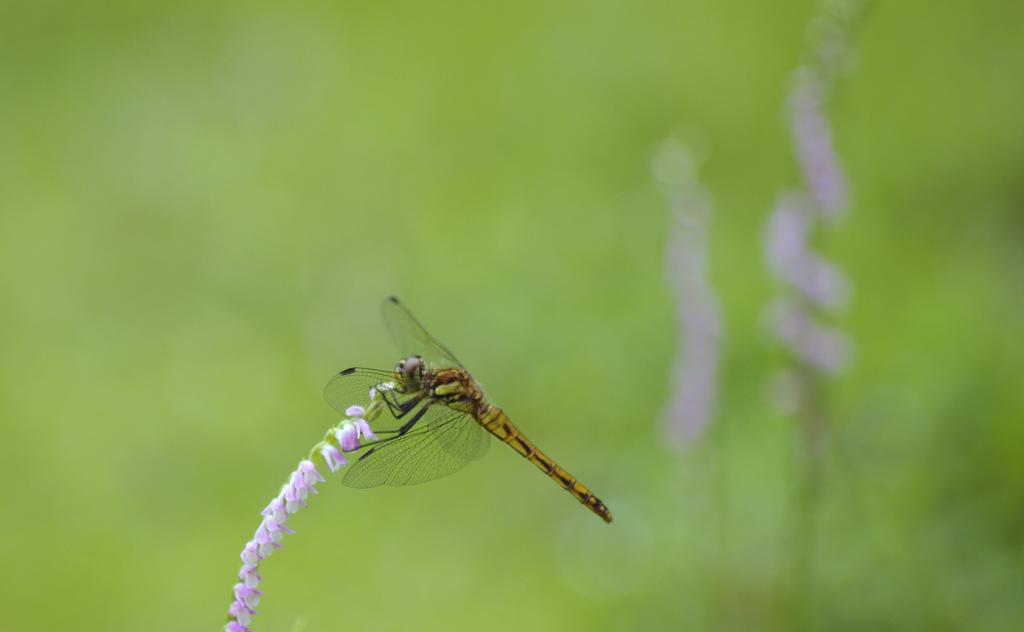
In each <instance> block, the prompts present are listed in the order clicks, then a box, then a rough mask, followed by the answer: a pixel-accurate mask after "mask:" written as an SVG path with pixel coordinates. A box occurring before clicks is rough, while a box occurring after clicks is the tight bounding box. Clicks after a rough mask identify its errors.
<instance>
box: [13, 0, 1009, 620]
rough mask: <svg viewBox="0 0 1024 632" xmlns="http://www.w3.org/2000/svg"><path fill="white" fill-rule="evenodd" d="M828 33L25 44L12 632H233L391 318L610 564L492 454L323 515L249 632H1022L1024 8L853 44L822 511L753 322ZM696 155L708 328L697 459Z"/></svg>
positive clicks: (916, 21) (639, 23) (519, 20)
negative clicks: (778, 202) (437, 363)
mask: <svg viewBox="0 0 1024 632" xmlns="http://www.w3.org/2000/svg"><path fill="white" fill-rule="evenodd" d="M817 9H818V6H817V4H816V3H814V2H810V1H807V2H788V3H759V2H749V1H748V2H742V1H739V2H737V1H726V2H718V3H708V2H683V3H674V2H662V3H631V2H608V1H604V2H579V1H576V2H555V3H552V2H530V1H527V2H517V3H508V4H501V5H499V4H491V3H479V2H444V3H441V2H432V3H423V2H389V1H386V2H350V3H338V4H333V5H332V4H330V3H324V2H302V3H280V4H277V3H273V2H255V3H242V2H217V1H214V2H192V3H182V2H150V3H134V2H106V3H73V2H59V1H48V2H4V3H2V4H0V293H2V294H0V332H2V333H0V463H2V465H0V473H2V483H3V487H4V489H5V490H7V494H8V496H7V498H8V501H7V502H8V504H7V507H8V510H7V512H6V516H5V520H4V527H3V532H4V537H3V544H2V546H0V567H2V568H3V571H4V572H3V574H2V575H0V632H22V631H29V630H46V629H59V628H65V627H74V628H76V629H83V630H129V629H131V630H135V629H146V630H164V629H166V630H183V629H190V630H211V631H212V630H216V629H217V628H218V626H220V625H222V624H223V621H224V616H225V613H226V609H227V607H228V604H229V602H230V600H231V586H232V584H234V582H235V581H237V580H236V578H235V574H236V572H237V570H238V566H239V559H238V552H239V551H240V549H241V547H242V545H243V544H244V543H245V541H246V540H247V539H248V538H250V537H251V535H252V532H253V531H254V530H255V528H256V526H257V524H258V523H259V520H260V516H259V511H260V510H261V509H263V507H264V506H265V505H266V504H267V502H268V501H269V500H270V498H271V497H272V496H273V495H274V494H276V492H277V489H278V488H279V486H280V485H281V484H282V483H283V482H284V480H285V478H286V477H287V475H288V473H289V472H290V471H291V470H293V469H294V468H295V466H296V464H297V463H298V461H299V460H300V459H302V458H303V457H304V456H305V454H306V453H307V451H308V450H309V449H310V447H311V446H312V445H313V444H314V443H315V442H316V441H318V440H319V439H320V438H321V437H322V435H323V432H324V431H325V430H326V429H327V428H328V427H329V426H330V425H331V424H333V423H335V422H336V421H337V415H336V413H334V412H333V411H332V410H331V409H330V408H329V407H328V406H327V405H326V404H325V403H324V401H323V399H322V398H321V391H322V389H323V386H324V384H325V383H326V381H327V379H328V378H329V377H330V376H331V375H332V374H333V373H334V372H336V371H338V370H340V369H343V368H346V367H349V366H375V367H381V368H388V367H391V366H393V364H394V362H395V361H396V359H397V358H396V353H395V352H394V350H393V348H392V346H391V343H390V341H389V340H388V339H387V336H386V334H385V333H384V331H383V328H382V327H381V324H380V318H379V305H380V302H381V300H382V299H383V298H384V297H385V296H387V295H389V294H397V295H398V296H400V297H402V298H403V300H404V301H405V302H406V303H407V304H408V305H409V306H411V308H412V309H413V310H414V311H415V312H416V313H417V315H418V316H419V317H420V319H421V320H422V321H423V322H424V323H425V324H426V325H427V326H428V328H430V329H431V330H432V332H433V333H434V334H435V335H436V336H437V337H438V338H440V339H441V340H443V341H444V342H445V343H446V344H447V345H448V346H449V347H451V348H452V349H453V350H454V352H455V353H456V354H457V355H458V356H459V358H460V359H461V360H462V361H463V362H465V363H466V365H467V366H468V367H470V368H471V369H472V370H473V372H474V376H475V377H476V378H477V379H478V380H479V381H481V382H482V383H483V384H484V385H485V386H486V388H487V389H488V393H489V394H490V396H491V397H492V398H493V399H494V400H495V401H496V402H497V403H499V404H500V405H501V406H502V407H503V408H504V409H505V410H506V411H507V412H508V414H509V415H510V417H511V418H512V419H513V420H514V421H515V422H517V423H518V425H519V426H520V428H521V429H522V430H523V431H524V432H525V433H526V434H527V435H528V436H529V437H530V438H531V439H533V440H534V442H535V443H537V444H538V446H540V447H541V448H543V449H544V450H545V451H546V452H547V453H548V454H550V455H551V456H552V457H553V458H555V459H556V460H558V461H559V463H560V464H562V465H563V466H564V467H565V468H566V469H567V470H569V471H570V472H571V473H572V474H574V475H576V476H577V477H579V479H580V480H581V481H582V482H583V483H584V484H586V485H587V486H589V487H590V488H591V489H593V490H594V491H596V492H597V493H598V495H600V496H601V497H602V498H603V499H604V500H605V501H606V502H607V504H608V505H609V507H610V508H611V509H612V511H613V512H614V514H615V517H616V522H615V523H614V524H613V525H611V526H606V525H604V524H603V523H601V522H600V521H598V520H597V519H595V518H594V517H593V516H592V515H591V514H589V513H588V512H586V511H585V510H583V509H582V508H581V507H580V506H579V505H578V504H577V503H575V502H574V501H573V500H572V499H571V498H570V497H569V496H568V495H567V494H565V492H563V491H561V490H559V489H558V488H557V487H556V486H555V485H553V484H552V483H551V482H550V481H548V480H545V478H544V477H543V476H541V475H540V474H539V473H538V472H537V471H536V470H535V469H534V468H533V467H531V466H528V465H526V464H524V463H523V462H522V460H521V459H520V458H519V457H518V456H517V455H516V454H514V453H513V452H512V451H511V450H508V449H504V448H502V447H500V446H497V445H496V446H494V447H493V448H492V451H491V454H489V455H488V457H487V458H486V459H485V460H484V461H483V462H481V463H479V464H474V465H472V466H471V467H470V468H468V469H467V470H466V471H464V472H462V473H460V474H458V475H456V476H452V477H450V478H447V479H444V480H441V481H437V482H434V483H431V484H428V485H422V486H417V487H410V488H398V489H393V488H383V489H374V490H352V489H348V488H346V487H343V486H342V485H341V484H340V475H327V481H326V482H325V483H322V484H320V486H319V489H320V494H319V495H318V496H315V497H314V498H312V500H311V502H310V506H309V508H308V509H307V510H304V511H302V512H300V513H299V514H297V515H296V516H295V517H294V518H293V519H292V521H291V522H289V526H291V527H292V528H294V529H295V530H296V531H297V533H296V534H295V535H293V536H288V537H287V539H286V540H285V544H286V546H287V549H286V550H285V551H282V552H279V553H278V554H276V555H274V556H273V557H271V558H269V559H268V560H267V561H265V562H264V563H263V564H262V565H261V571H262V575H263V576H264V578H265V581H264V582H263V584H261V586H260V587H261V588H262V589H264V590H265V591H266V595H265V596H264V599H263V602H262V604H261V605H260V607H259V610H260V611H261V614H260V615H259V616H258V617H256V618H255V619H254V622H253V624H252V627H253V628H255V629H257V630H262V631H268V630H300V629H306V630H329V629H365V628H367V626H372V627H373V628H374V629H381V630H405V629H417V630H462V629H465V630H523V629H530V630H537V631H546V630H679V629H689V630H769V629H771V630H790V629H797V628H801V627H804V628H811V629H829V630H845V629H849V630H862V629H872V630H890V629H892V630H925V629H927V630H1009V629H1014V628H1016V629H1021V628H1022V627H1024V423H1022V421H1024V389H1022V388H1021V383H1022V379H1021V378H1022V377H1024V371H1022V367H1024V213H1022V211H1024V179H1022V176H1024V123H1022V113H1024V80H1022V78H1024V44H1022V39H1021V38H1022V33H1024V5H1021V4H1019V3H1011V2H1005V1H1003V0H983V1H981V2H974V3H948V4H946V3H931V2H923V1H917V2H903V3H900V2H887V1H879V2H876V3H874V5H873V6H872V8H871V9H870V11H869V13H868V14H867V16H866V17H865V19H864V21H863V22H862V24H861V26H860V27H859V29H858V31H857V32H856V34H855V48H856V51H857V56H856V60H857V65H856V66H855V68H854V69H853V71H852V72H851V73H850V74H849V75H848V76H847V77H846V78H845V79H844V80H843V81H842V83H841V84H840V85H839V90H838V92H837V93H836V94H835V95H834V99H833V101H832V103H831V104H830V108H829V109H830V113H831V116H832V120H833V124H834V134H835V142H836V147H837V149H838V151H839V153H840V154H841V156H842V159H843V162H844V166H845V168H846V170H847V172H848V175H849V178H850V182H851V186H852V190H853V195H854V204H853V207H852V209H851V212H850V214H849V216H848V217H847V218H846V219H845V220H844V221H843V222H841V223H840V224H839V225H838V226H836V227H835V229H834V230H830V231H828V232H827V234H826V239H825V240H824V241H823V242H822V244H821V246H822V248H823V249H824V252H825V253H826V255H827V256H828V257H829V258H830V259H832V260H833V261H835V262H836V263H837V264H838V265H840V266H841V267H842V268H843V269H844V270H845V271H846V273H847V274H848V275H849V277H850V278H851V281H852V284H853V288H854V296H853V301H852V302H851V304H850V306H849V308H848V309H847V310H846V311H845V312H844V313H843V314H842V315H840V316H839V317H838V318H837V319H836V324H837V325H839V326H841V327H842V328H843V329H844V330H845V331H847V332H848V333H849V334H850V336H851V337H852V339H853V340H854V342H855V345H856V357H855V361H854V363H853V364H852V365H851V366H850V368H849V370H848V371H847V372H846V373H844V374H843V375H842V376H840V377H839V378H837V379H835V380H833V381H831V382H830V384H829V388H830V397H829V406H830V408H829V423H830V424H831V426H830V428H831V433H830V442H829V448H828V451H827V453H826V454H825V456H824V458H823V462H822V467H821V472H822V475H821V480H820V482H819V486H820V487H819V492H818V496H817V499H816V500H815V502H814V503H812V504H811V506H809V507H808V506H807V505H806V503H803V502H802V501H801V500H800V498H801V492H800V490H801V489H802V488H803V487H804V483H805V481H802V480H801V477H802V476H803V475H804V474H803V472H804V471H805V468H804V465H805V464H804V463H803V461H802V459H803V456H802V447H801V444H800V442H799V440H798V438H797V432H796V430H795V427H796V426H795V422H794V420H792V419H790V418H788V417H786V416H785V415H783V414H782V413H780V412H778V411H777V410H775V409H773V408H772V407H771V406H770V405H769V403H768V400H767V398H766V395H765V391H766V384H767V383H768V381H769V380H770V378H771V376H772V375H773V374H774V373H775V371H777V370H778V369H779V367H780V366H782V365H783V364H784V362H785V354H784V353H783V352H782V351H781V350H780V349H779V348H778V347H777V346H775V345H774V344H772V343H771V342H769V341H767V340H766V338H765V336H764V335H763V333H761V330H760V329H759V325H758V322H759V318H760V314H761V312H762V310H763V308H764V306H765V305H766V304H767V303H768V302H769V301H770V300H771V297H772V296H773V295H774V293H775V292H776V291H777V288H776V287H775V286H774V285H773V283H772V281H771V279H770V277H769V275H768V273H767V271H766V269H765V266H764V263H763V257H762V252H761V232H762V229H763V226H764V223H765V220H766V217H767V214H768V212H769V210H770V208H771V206H772V204H773V202H774V200H775V198H776V196H777V195H778V193H779V191H780V190H783V189H784V188H786V187H789V186H792V185H793V184H794V183H796V182H797V181H798V178H799V176H798V173H797V170H796V167H795V166H794V162H793V159H792V144H791V140H790V137H789V135H788V132H787V129H786V128H787V125H786V123H785V120H784V117H783V116H782V114H781V112H782V104H783V102H784V99H785V95H786V92H787V90H788V87H789V73H790V72H791V71H792V69H793V68H795V67H796V66H797V65H798V64H799V63H800V60H801V55H802V54H803V52H804V51H805V50H806V46H807V44H806V38H805V33H806V30H807V25H808V23H809V21H810V20H811V18H812V16H813V15H814V14H815V12H816V11H817ZM673 135H676V136H679V137H681V138H682V139H683V140H685V141H687V142H689V143H691V144H693V145H694V146H696V147H698V148H699V150H700V152H701V155H702V156H703V157H704V159H703V162H702V164H701V169H700V173H699V177H700V179H701V181H702V182H703V184H704V185H705V186H706V187H707V188H708V189H709V191H710V192H711V194H712V195H713V196H714V205H715V213H714V216H713V219H712V226H711V233H710V244H709V248H710V257H711V261H710V265H711V275H712V282H713V283H714V285H715V287H716V289H717V291H718V292H719V296H720V300H721V305H722V312H723V317H724V321H725V344H724V346H723V362H722V371H721V387H722V388H721V401H720V404H719V414H718V416H717V418H716V420H715V423H714V425H713V427H712V429H711V431H710V432H709V434H708V435H707V436H706V438H705V440H704V441H703V442H701V443H700V444H699V445H697V446H695V447H693V448H691V449H689V450H686V451H683V452H677V451H673V450H670V449H669V448H668V446H667V445H666V443H665V441H664V440H663V438H662V435H661V434H660V432H659V431H658V424H659V420H660V415H661V413H662V410H663V407H664V403H665V401H666V398H667V395H668V388H669V380H668V375H669V373H670V367H671V363H672V358H673V354H674V352H675V351H674V350H675V344H676V338H677V335H676V333H675V332H674V325H673V322H674V320H673V306H672V294H671V292H670V290H669V288H668V285H667V282H666V280H665V277H664V258H665V255H664V252H665V242H666V235H667V226H668V211H667V205H666V201H665V199H664V197H663V196H662V194H661V192H660V191H659V189H658V187H657V186H656V185H655V183H654V182H653V180H652V177H651V172H650V161H651V156H652V153H653V152H654V150H655V148H656V147H657V145H658V144H659V142H661V141H662V140H663V139H665V138H666V137H670V136H673ZM808 525H810V526H811V527H812V528H809V529H808V528H807V527H808ZM797 560H804V561H805V562H806V563H797Z"/></svg>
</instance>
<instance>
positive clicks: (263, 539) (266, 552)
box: [256, 520, 284, 558]
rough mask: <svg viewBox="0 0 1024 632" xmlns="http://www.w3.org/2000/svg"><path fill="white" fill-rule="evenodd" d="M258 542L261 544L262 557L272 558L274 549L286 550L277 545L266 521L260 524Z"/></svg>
mask: <svg viewBox="0 0 1024 632" xmlns="http://www.w3.org/2000/svg"><path fill="white" fill-rule="evenodd" d="M256 542H258V543H259V545H260V555H262V556H263V557H264V558H267V557H270V554H271V553H273V552H274V549H283V548H284V546H282V545H280V544H278V543H277V540H275V539H274V537H273V534H271V532H270V530H269V529H267V524H266V521H265V520H264V521H263V522H262V523H261V524H260V528H259V529H257V531H256Z"/></svg>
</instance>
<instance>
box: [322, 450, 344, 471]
mask: <svg viewBox="0 0 1024 632" xmlns="http://www.w3.org/2000/svg"><path fill="white" fill-rule="evenodd" d="M320 454H322V455H323V457H324V459H325V460H326V461H327V467H329V468H330V469H331V472H332V473H333V472H336V471H337V470H338V469H340V468H341V466H342V465H345V464H347V463H348V459H346V458H345V457H344V456H342V455H341V450H339V449H338V448H336V447H334V446H333V445H331V444H329V443H325V444H324V447H322V448H320Z"/></svg>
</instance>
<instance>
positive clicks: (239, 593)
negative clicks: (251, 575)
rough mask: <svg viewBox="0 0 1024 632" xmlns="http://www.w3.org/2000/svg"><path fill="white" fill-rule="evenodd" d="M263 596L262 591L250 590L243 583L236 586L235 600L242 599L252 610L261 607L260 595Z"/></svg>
mask: <svg viewBox="0 0 1024 632" xmlns="http://www.w3.org/2000/svg"><path fill="white" fill-rule="evenodd" d="M262 594H263V591H262V590H258V589H256V588H249V587H248V586H246V585H245V584H244V583H242V582H238V583H237V584H235V599H241V600H242V601H244V602H245V605H247V606H249V607H250V608H255V607H256V606H258V605H260V595H262Z"/></svg>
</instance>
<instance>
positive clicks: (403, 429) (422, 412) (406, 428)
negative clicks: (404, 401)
mask: <svg viewBox="0 0 1024 632" xmlns="http://www.w3.org/2000/svg"><path fill="white" fill-rule="evenodd" d="M417 401H418V400H417ZM429 408H430V405H429V404H427V405H426V406H424V407H423V408H420V410H419V412H417V413H416V414H415V415H413V417H412V419H410V420H409V423H407V424H405V425H404V426H402V427H401V428H399V429H398V436H399V437H401V436H402V435H404V434H405V433H407V432H409V430H411V429H412V427H413V426H415V425H416V422H417V421H419V420H420V419H422V418H423V415H425V414H426V412H427V409H429ZM406 412H409V411H406Z"/></svg>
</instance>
